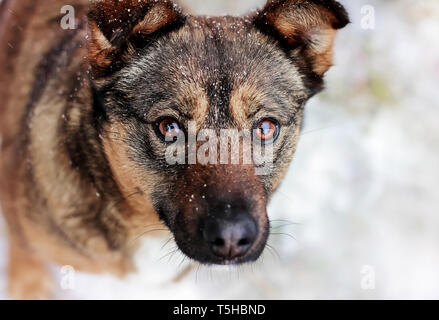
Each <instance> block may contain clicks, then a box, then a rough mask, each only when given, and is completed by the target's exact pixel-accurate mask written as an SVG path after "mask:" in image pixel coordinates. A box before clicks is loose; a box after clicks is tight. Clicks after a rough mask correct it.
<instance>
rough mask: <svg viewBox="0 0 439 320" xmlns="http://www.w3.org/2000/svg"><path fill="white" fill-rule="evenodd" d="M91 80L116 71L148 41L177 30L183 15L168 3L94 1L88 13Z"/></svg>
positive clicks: (155, 0)
mask: <svg viewBox="0 0 439 320" xmlns="http://www.w3.org/2000/svg"><path fill="white" fill-rule="evenodd" d="M88 20H89V29H90V39H89V61H90V64H91V66H92V75H93V77H94V78H95V79H96V78H100V77H105V76H107V75H110V74H112V73H113V72H115V71H117V70H119V69H120V68H121V67H122V66H123V64H124V63H126V62H127V61H128V60H129V59H130V57H131V56H132V55H133V54H134V53H135V51H136V49H137V48H140V47H144V46H146V45H147V44H148V43H149V42H150V41H151V39H156V38H157V37H158V36H159V35H160V34H164V33H167V32H170V31H172V30H175V29H177V28H179V27H181V26H182V25H183V24H184V22H185V16H184V15H183V14H182V12H181V10H180V8H178V7H177V5H175V4H174V3H173V2H172V1H170V0H97V1H95V3H94V4H92V7H91V10H90V12H89V14H88Z"/></svg>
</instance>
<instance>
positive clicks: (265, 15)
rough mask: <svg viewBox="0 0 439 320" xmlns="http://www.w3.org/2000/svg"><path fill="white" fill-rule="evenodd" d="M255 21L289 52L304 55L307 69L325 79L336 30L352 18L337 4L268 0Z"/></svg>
mask: <svg viewBox="0 0 439 320" xmlns="http://www.w3.org/2000/svg"><path fill="white" fill-rule="evenodd" d="M254 21H255V24H256V26H257V27H258V28H259V29H260V30H261V31H263V32H264V33H267V34H270V35H271V36H274V37H275V38H277V39H278V40H279V41H280V42H281V44H282V45H283V46H284V47H285V48H286V49H287V50H288V51H292V52H297V53H299V54H302V55H303V58H304V59H305V61H306V63H307V66H306V67H307V69H309V71H310V72H311V73H313V74H314V76H317V77H322V76H323V74H324V73H325V72H326V71H327V70H328V69H329V68H330V67H331V65H332V51H333V44H334V38H335V35H336V33H337V30H338V29H341V28H343V27H345V26H346V25H347V24H348V23H349V17H348V14H347V12H346V10H345V9H344V8H343V6H342V5H341V4H339V3H338V2H337V1H334V0H269V1H268V3H267V4H266V6H265V8H264V9H262V11H260V12H259V13H258V14H257V15H256V16H255V20H254Z"/></svg>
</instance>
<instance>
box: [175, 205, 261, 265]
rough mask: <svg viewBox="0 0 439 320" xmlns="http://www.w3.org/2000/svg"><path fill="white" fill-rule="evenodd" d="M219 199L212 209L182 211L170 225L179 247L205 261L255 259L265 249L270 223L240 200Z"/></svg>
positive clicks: (234, 262) (221, 262)
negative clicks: (247, 208) (232, 202)
mask: <svg viewBox="0 0 439 320" xmlns="http://www.w3.org/2000/svg"><path fill="white" fill-rule="evenodd" d="M230 203H231V202H224V201H222V202H220V203H217V204H216V205H215V206H213V209H212V206H210V207H211V209H210V210H209V211H206V212H200V208H198V211H197V210H190V211H189V212H188V211H186V212H185V211H180V213H179V214H177V216H176V217H175V219H174V223H173V224H172V226H170V229H171V231H172V232H173V234H174V238H175V241H176V243H177V246H178V247H179V249H180V250H181V251H182V252H183V253H184V254H185V255H186V256H187V257H189V258H191V259H193V260H196V261H198V262H200V263H203V264H215V265H238V264H244V263H250V262H254V261H256V260H257V259H258V258H259V257H260V255H261V254H262V252H263V251H264V249H265V246H266V243H267V238H268V230H269V223H268V218H267V217H266V214H265V210H264V211H263V214H262V215H255V213H253V212H249V211H248V210H245V207H243V206H242V201H241V202H235V205H233V204H230Z"/></svg>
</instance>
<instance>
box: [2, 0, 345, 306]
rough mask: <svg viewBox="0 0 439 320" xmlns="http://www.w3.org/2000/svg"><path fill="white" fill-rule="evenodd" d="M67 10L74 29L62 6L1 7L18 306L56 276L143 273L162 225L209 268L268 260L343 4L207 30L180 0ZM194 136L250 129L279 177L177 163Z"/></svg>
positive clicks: (13, 283) (319, 0) (313, 1)
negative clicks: (285, 182) (142, 245)
mask: <svg viewBox="0 0 439 320" xmlns="http://www.w3.org/2000/svg"><path fill="white" fill-rule="evenodd" d="M70 3H71V5H72V6H73V8H74V9H75V17H76V20H75V28H74V29H67V30H65V29H63V28H61V27H60V20H61V19H62V14H60V8H61V7H63V5H64V4H65V1H64V0H44V1H43V0H33V1H16V0H3V2H2V3H1V7H0V44H1V46H2V48H4V49H3V50H2V51H1V52H0V101H1V102H0V103H1V104H0V114H1V116H0V121H1V123H0V129H1V137H2V140H1V142H2V143H1V157H0V159H1V160H0V161H1V162H0V188H1V189H0V200H1V205H2V211H3V214H4V216H5V220H6V222H7V226H8V228H7V230H8V236H9V246H10V250H9V273H8V277H9V278H8V279H9V280H8V283H9V285H8V289H9V292H10V294H11V297H13V298H18V299H22V298H24V299H38V298H49V297H50V296H51V293H52V290H53V280H52V279H51V276H50V273H49V271H48V269H47V263H48V262H52V263H56V264H59V265H71V266H73V267H74V268H76V269H77V270H84V271H87V272H97V273H98V272H111V273H114V274H116V275H119V276H123V275H124V274H126V273H128V272H131V271H133V269H134V268H133V265H132V261H131V257H132V254H133V252H134V251H135V245H133V243H136V241H137V239H138V238H139V237H140V236H141V235H142V234H144V233H145V232H146V231H147V230H148V228H149V226H154V225H163V226H165V227H166V228H167V229H169V231H170V232H171V233H172V235H173V237H174V239H175V242H176V243H177V245H178V248H179V249H180V250H181V251H182V252H183V253H184V254H185V255H186V256H187V257H189V258H191V259H193V260H195V261H198V262H200V263H203V264H223V265H224V264H226V265H227V264H241V263H248V262H252V261H255V260H257V259H258V257H259V256H260V255H261V253H262V252H263V250H264V248H265V245H266V241H267V237H268V234H269V218H268V216H267V211H266V207H267V202H268V200H269V199H270V197H271V195H272V194H273V193H274V192H275V190H276V189H277V188H278V187H279V185H280V183H281V181H282V179H283V177H284V176H285V174H286V172H287V170H288V167H289V165H290V162H291V161H292V159H293V155H294V152H295V150H296V145H297V143H298V139H299V136H300V131H301V127H302V123H303V114H304V106H305V104H306V102H307V101H308V100H309V99H310V98H311V97H312V96H314V95H315V94H317V93H318V92H319V91H321V90H322V89H323V86H324V75H325V73H326V71H327V70H328V69H329V68H330V67H331V65H332V56H333V44H334V39H335V36H336V33H337V31H338V30H339V29H342V28H343V27H345V26H346V25H347V24H348V23H349V18H348V14H347V12H346V10H345V9H344V8H343V6H342V5H341V4H339V3H338V2H337V1H334V0H269V1H268V3H267V4H266V5H265V7H263V8H262V9H261V10H259V11H255V12H253V13H251V14H249V15H246V16H243V17H232V16H222V17H207V16H191V15H189V14H187V13H185V12H184V11H183V10H182V9H180V7H179V6H177V5H176V4H174V3H173V2H171V1H170V0H123V1H119V0H101V1H95V2H93V3H91V4H90V3H89V1H88V0H72V1H70ZM189 122H191V123H192V129H193V130H194V131H195V132H200V131H201V130H203V129H211V130H213V131H214V132H218V131H219V130H222V129H231V128H236V129H239V130H248V131H249V132H251V134H252V138H254V140H257V141H259V142H260V144H261V146H262V148H263V149H265V148H267V150H268V148H271V150H272V162H271V165H270V170H269V172H268V173H266V174H262V175H260V174H256V170H255V169H256V167H257V164H255V163H245V164H244V163H241V161H239V163H227V161H226V163H215V161H210V160H216V159H217V158H219V155H218V154H215V153H214V152H213V151H212V153H211V150H210V149H209V151H208V153H209V158H208V159H209V160H208V161H207V162H204V163H200V162H197V161H195V162H190V161H187V160H188V157H189V152H188V153H187V154H185V153H184V154H183V160H185V161H184V163H176V164H170V163H169V161H168V160H167V158H168V157H167V152H168V151H167V150H168V149H169V148H170V146H171V145H173V144H174V143H176V142H175V141H176V140H178V137H181V136H182V135H183V138H185V137H187V136H189V134H190V132H189V129H188V126H189V125H188V123H189ZM210 140H211V139H210V138H209V141H210ZM185 141H186V140H183V142H185ZM212 141H213V140H212ZM199 144H200V143H199V141H198V140H196V141H195V147H197V146H198V145H199ZM187 145H188V144H187ZM211 145H212V144H211ZM185 146H186V144H183V151H186V148H185ZM226 149H227V150H230V149H231V146H230V145H228V146H227V148H226ZM199 154H200V153H199ZM201 154H203V152H201ZM227 157H228V156H227ZM235 160H236V159H235Z"/></svg>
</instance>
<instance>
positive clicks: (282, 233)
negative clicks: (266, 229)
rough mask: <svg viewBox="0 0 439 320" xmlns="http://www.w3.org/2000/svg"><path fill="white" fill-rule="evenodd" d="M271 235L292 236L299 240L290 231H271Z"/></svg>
mask: <svg viewBox="0 0 439 320" xmlns="http://www.w3.org/2000/svg"><path fill="white" fill-rule="evenodd" d="M270 235H275V236H287V237H290V238H292V239H294V240H295V241H297V239H296V238H295V237H294V236H293V235H291V234H289V233H285V232H270Z"/></svg>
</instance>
